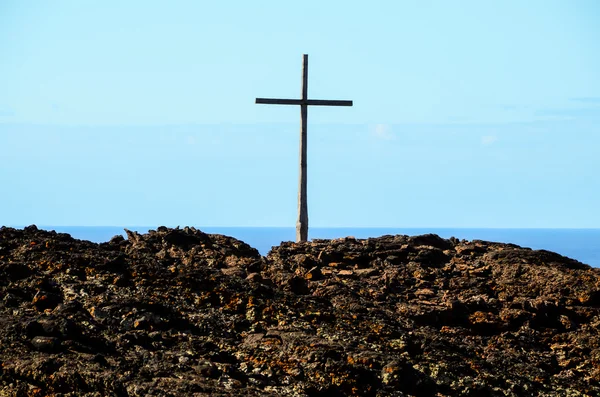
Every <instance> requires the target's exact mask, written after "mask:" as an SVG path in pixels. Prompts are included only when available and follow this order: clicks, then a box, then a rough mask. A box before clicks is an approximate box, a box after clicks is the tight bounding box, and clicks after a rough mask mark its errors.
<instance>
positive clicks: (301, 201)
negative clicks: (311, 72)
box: [256, 54, 352, 242]
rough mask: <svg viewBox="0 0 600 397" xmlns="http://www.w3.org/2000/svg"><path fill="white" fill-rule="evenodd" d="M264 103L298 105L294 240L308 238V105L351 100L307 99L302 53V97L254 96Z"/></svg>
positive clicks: (305, 59) (346, 103)
mask: <svg viewBox="0 0 600 397" xmlns="http://www.w3.org/2000/svg"><path fill="white" fill-rule="evenodd" d="M256 103H262V104H266V105H300V178H299V186H298V221H297V223H296V242H301V241H306V240H307V239H308V204H307V202H306V122H307V118H308V107H309V106H311V105H312V106H352V101H330V100H321V99H308V55H307V54H304V55H302V97H301V98H300V99H272V98H256Z"/></svg>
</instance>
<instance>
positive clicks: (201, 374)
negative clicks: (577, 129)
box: [0, 226, 600, 396]
mask: <svg viewBox="0 0 600 397" xmlns="http://www.w3.org/2000/svg"><path fill="white" fill-rule="evenodd" d="M127 235H128V239H123V238H122V237H120V236H117V237H114V238H113V239H112V240H111V241H110V242H107V243H102V244H95V243H91V242H87V241H80V240H75V239H73V238H71V237H70V236H69V235H67V234H60V233H55V232H48V231H43V230H38V229H37V228H36V227H35V226H30V227H27V228H25V229H23V230H17V229H12V228H6V227H3V228H0V395H2V396H4V395H6V396H29V395H37V396H40V395H63V396H80V395H88V396H111V395H114V396H149V395H156V396H159V395H160V396H188V395H196V396H209V395H214V396H219V395H222V396H225V395H228V396H229V395H234V396H235V395H237V396H265V395H273V396H275V395H277V396H280V395H283V396H286V395H287V396H336V395H340V396H341V395H361V396H411V395H412V396H456V395H460V396H554V395H556V396H567V395H570V396H586V395H587V396H596V395H600V329H599V327H600V271H599V269H593V268H590V267H589V266H587V265H583V264H581V263H579V262H577V261H574V260H572V259H568V258H565V257H563V256H560V255H558V254H555V253H551V252H548V251H533V250H530V249H526V248H521V247H518V246H516V245H511V244H499V243H491V242H484V241H472V242H469V241H459V240H457V239H449V240H446V239H442V238H440V237H438V236H435V235H424V236H415V237H408V236H383V237H379V238H371V239H366V240H357V239H353V238H345V239H338V240H313V241H312V242H309V243H299V244H296V243H282V244H281V245H280V246H278V247H273V249H272V250H271V252H270V253H269V254H268V255H267V256H266V257H262V256H260V255H259V253H258V251H256V250H255V249H253V248H251V247H250V246H248V245H247V244H245V243H243V242H241V241H239V240H236V239H234V238H230V237H225V236H220V235H211V234H205V233H203V232H201V231H199V230H196V229H194V228H184V229H168V228H165V227H160V228H158V229H157V230H156V231H150V232H149V233H148V234H143V235H140V234H138V233H135V232H129V231H128V232H127Z"/></svg>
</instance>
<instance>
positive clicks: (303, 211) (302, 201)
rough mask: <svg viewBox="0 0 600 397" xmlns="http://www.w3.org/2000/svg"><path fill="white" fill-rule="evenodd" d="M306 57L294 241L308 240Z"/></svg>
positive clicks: (303, 68) (303, 70) (301, 108)
mask: <svg viewBox="0 0 600 397" xmlns="http://www.w3.org/2000/svg"><path fill="white" fill-rule="evenodd" d="M307 100H308V55H307V54H304V55H302V97H301V101H302V104H301V105H300V176H299V181H298V184H299V185H298V221H297V222H296V241H307V240H308V202H307V193H306V188H307V186H306V182H307V171H306V168H307V167H306V145H307V131H306V129H307V119H308V104H307V103H306V101H307Z"/></svg>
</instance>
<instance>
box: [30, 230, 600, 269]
mask: <svg viewBox="0 0 600 397" xmlns="http://www.w3.org/2000/svg"><path fill="white" fill-rule="evenodd" d="M40 228H43V229H47V230H56V231H57V232H62V233H69V234H70V235H71V236H73V237H74V238H78V239H82V240H90V241H94V242H104V241H108V240H110V238H111V237H113V236H115V235H117V234H120V235H123V236H125V233H124V231H123V228H122V227H113V226H101V227H91V226H90V227H87V226H41V227H40ZM128 229H130V230H135V231H138V232H140V233H145V232H147V231H148V230H149V229H155V228H154V227H152V228H150V227H128ZM198 229H200V230H202V231H204V232H206V233H218V234H225V235H227V236H232V237H235V238H238V239H240V240H242V241H245V242H246V243H248V244H250V245H251V246H253V247H255V248H256V249H258V250H259V251H260V253H261V254H263V255H266V254H267V252H269V250H270V249H271V247H272V246H274V245H279V244H280V243H281V242H282V241H294V240H295V236H296V232H295V229H294V228H286V227H281V228H278V227H198ZM425 233H435V234H438V235H440V236H441V237H444V238H449V237H456V238H459V239H467V240H474V239H479V240H487V241H496V242H501V243H513V244H517V245H520V246H522V247H529V248H533V249H545V250H548V251H554V252H557V253H559V254H561V255H564V256H568V257H570V258H573V259H577V260H578V261H580V262H583V263H587V264H588V265H591V266H594V267H600V229H440V228H311V229H310V235H309V237H310V238H328V239H330V238H339V237H346V236H354V237H356V238H367V237H377V236H382V235H385V234H406V235H419V234H425Z"/></svg>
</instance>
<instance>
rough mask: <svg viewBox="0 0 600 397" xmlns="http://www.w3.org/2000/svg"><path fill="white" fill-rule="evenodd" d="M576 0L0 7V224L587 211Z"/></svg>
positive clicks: (587, 68)
mask: <svg viewBox="0 0 600 397" xmlns="http://www.w3.org/2000/svg"><path fill="white" fill-rule="evenodd" d="M598 20H600V3H599V2H598V1H596V0H570V1H567V0H562V1H556V0H528V1H522V0H505V1H502V2H499V1H495V2H492V1H481V0H474V1H469V0H455V1H444V0H439V1H435V0H419V1H416V0H415V1H399V0H395V1H392V0H390V1H369V2H366V1H361V2H358V1H357V2H353V1H348V0H345V1H335V0H331V1H327V2H323V1H313V0H306V1H302V2H283V1H261V0H254V1H251V2H250V1H232V0H229V1H227V0H223V1H218V2H217V1H210V2H209V1H181V0H174V1H168V2H166V1H149V0H145V1H137V0H130V1H126V2H124V1H116V0H108V1H107V0H103V1H92V0H89V1H77V0H72V1H65V0H54V1H49V0H48V1H41V0H40V1H36V0H32V1H27V2H24V1H18V0H3V1H2V2H0V186H2V188H1V190H0V192H1V194H0V224H2V225H28V224H33V223H35V224H38V225H62V226H80V225H87V226H102V225H105V226H109V225H110V226H127V225H130V226H131V225H137V226H157V225H167V226H175V225H181V226H184V225H194V226H200V227H201V226H290V227H293V226H294V225H295V222H296V216H297V215H296V211H297V194H298V193H297V189H298V141H299V124H300V121H299V116H300V110H299V108H298V107H297V106H276V105H256V104H255V103H254V101H255V98H256V97H271V98H298V97H299V95H300V80H301V79H300V78H301V75H300V74H301V60H302V54H309V87H308V96H309V98H311V99H342V100H353V101H354V106H353V107H318V108H317V107H312V108H309V111H308V198H309V201H308V209H309V220H310V225H311V226H318V227H399V228H401V227H437V228H440V227H452V228H456V227H475V228H600V211H597V206H598V199H599V196H600V184H598V183H597V171H598V170H599V169H600V156H599V155H598V148H599V147H600V25H598V23H597V21H598Z"/></svg>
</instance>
